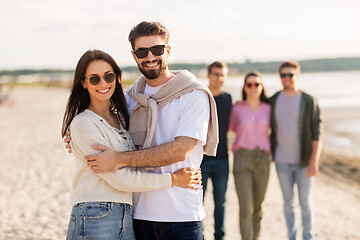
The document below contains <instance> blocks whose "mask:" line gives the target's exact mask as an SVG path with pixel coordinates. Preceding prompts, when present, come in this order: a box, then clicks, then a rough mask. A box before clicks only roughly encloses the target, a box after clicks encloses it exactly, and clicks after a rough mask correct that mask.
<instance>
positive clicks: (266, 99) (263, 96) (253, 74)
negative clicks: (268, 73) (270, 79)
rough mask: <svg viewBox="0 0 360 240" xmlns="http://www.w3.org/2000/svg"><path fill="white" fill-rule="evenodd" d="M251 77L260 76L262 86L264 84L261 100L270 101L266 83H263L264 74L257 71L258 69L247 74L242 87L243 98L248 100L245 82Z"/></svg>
mask: <svg viewBox="0 0 360 240" xmlns="http://www.w3.org/2000/svg"><path fill="white" fill-rule="evenodd" d="M249 77H258V78H260V80H261V86H262V91H261V94H260V101H261V102H266V103H269V99H268V97H267V94H266V91H265V87H264V84H262V76H261V73H259V72H256V71H252V72H248V73H247V74H246V75H245V78H244V85H243V88H242V99H243V100H244V101H245V100H246V92H245V84H246V80H247V79H248V78H249Z"/></svg>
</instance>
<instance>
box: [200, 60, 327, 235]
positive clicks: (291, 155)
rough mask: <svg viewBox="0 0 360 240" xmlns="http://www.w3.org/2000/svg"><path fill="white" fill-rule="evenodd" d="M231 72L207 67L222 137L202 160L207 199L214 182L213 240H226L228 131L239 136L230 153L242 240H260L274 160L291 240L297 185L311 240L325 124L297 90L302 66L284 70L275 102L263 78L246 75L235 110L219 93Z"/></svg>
mask: <svg viewBox="0 0 360 240" xmlns="http://www.w3.org/2000/svg"><path fill="white" fill-rule="evenodd" d="M227 73H228V68H227V66H226V64H225V63H223V62H214V63H212V64H210V65H209V67H208V79H209V89H210V91H211V92H212V94H213V96H214V99H215V101H216V104H217V111H218V119H219V136H220V138H219V145H218V150H217V154H216V156H214V157H211V156H206V155H204V159H203V162H202V164H201V170H202V174H203V186H204V194H205V190H206V186H207V181H208V178H211V180H212V183H213V196H214V203H215V208H214V220H215V232H214V237H215V239H223V238H224V235H225V224H224V219H225V216H224V214H225V203H226V200H225V195H226V188H227V179H228V174H229V160H228V154H227V152H228V150H227V146H228V142H227V132H228V131H232V132H234V133H235V140H234V142H233V144H232V149H231V150H232V152H233V155H234V165H233V174H234V180H235V186H236V192H237V195H238V199H239V206H240V214H239V216H240V233H241V236H242V239H243V240H245V239H246V240H252V239H259V236H260V229H261V219H262V215H263V207H262V206H263V202H264V199H265V194H266V189H267V185H268V180H269V173H270V161H271V158H273V160H274V161H275V164H276V170H277V175H278V179H279V182H280V186H281V190H282V192H283V200H284V213H285V219H286V224H287V230H288V237H289V239H290V240H291V239H295V238H296V231H297V229H296V227H295V216H294V187H295V184H296V185H297V187H298V193H299V201H300V206H301V212H302V226H303V239H313V238H314V216H313V212H312V189H313V182H314V177H315V176H316V174H317V172H318V170H319V157H320V151H321V143H320V142H319V140H320V136H321V119H320V111H319V106H318V104H317V102H316V99H315V98H313V97H312V96H310V95H308V94H306V93H304V92H302V91H300V90H299V89H298V88H297V81H298V79H299V75H300V65H299V64H298V63H297V62H292V61H288V62H284V63H282V64H281V65H280V67H279V76H280V79H281V83H282V85H283V90H281V91H278V92H277V93H275V94H274V95H273V96H272V97H271V98H268V97H267V95H266V91H265V88H264V85H263V82H262V76H261V74H260V73H259V72H255V71H253V72H249V73H247V74H246V75H245V78H244V84H243V88H242V100H241V101H237V102H236V103H235V105H234V106H232V101H231V96H230V95H229V94H228V93H225V92H223V91H221V87H222V86H223V84H224V81H225V79H226V76H227ZM271 155H272V156H271Z"/></svg>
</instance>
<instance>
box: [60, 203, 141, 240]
mask: <svg viewBox="0 0 360 240" xmlns="http://www.w3.org/2000/svg"><path fill="white" fill-rule="evenodd" d="M132 216H133V209H132V207H131V205H129V204H125V203H113V202H85V203H78V204H75V205H74V206H73V208H72V212H71V216H70V222H69V227H68V233H67V236H66V239H67V240H70V239H87V240H90V239H93V240H102V239H104V240H115V239H121V240H134V239H135V235H134V230H133V224H132Z"/></svg>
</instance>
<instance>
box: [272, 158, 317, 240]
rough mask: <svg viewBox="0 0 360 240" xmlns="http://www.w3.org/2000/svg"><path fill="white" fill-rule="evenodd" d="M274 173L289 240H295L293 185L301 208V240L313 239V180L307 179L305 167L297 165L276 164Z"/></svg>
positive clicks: (312, 178)
mask: <svg viewBox="0 0 360 240" xmlns="http://www.w3.org/2000/svg"><path fill="white" fill-rule="evenodd" d="M276 171H277V175H278V178H279V182H280V187H281V190H282V192H283V198H284V213H285V219H286V224H287V229H288V237H289V239H290V240H293V239H295V238H296V227H295V214H294V185H295V183H296V184H297V187H298V193H299V202H300V207H301V215H302V216H301V217H302V227H303V239H304V240H308V239H314V229H313V224H314V217H313V212H312V207H313V202H312V186H313V183H314V180H315V178H314V177H311V178H308V177H307V167H300V166H299V164H289V163H276Z"/></svg>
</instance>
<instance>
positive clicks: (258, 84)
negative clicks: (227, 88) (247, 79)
mask: <svg viewBox="0 0 360 240" xmlns="http://www.w3.org/2000/svg"><path fill="white" fill-rule="evenodd" d="M246 86H247V87H248V88H251V87H252V86H255V87H259V86H260V83H246Z"/></svg>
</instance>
